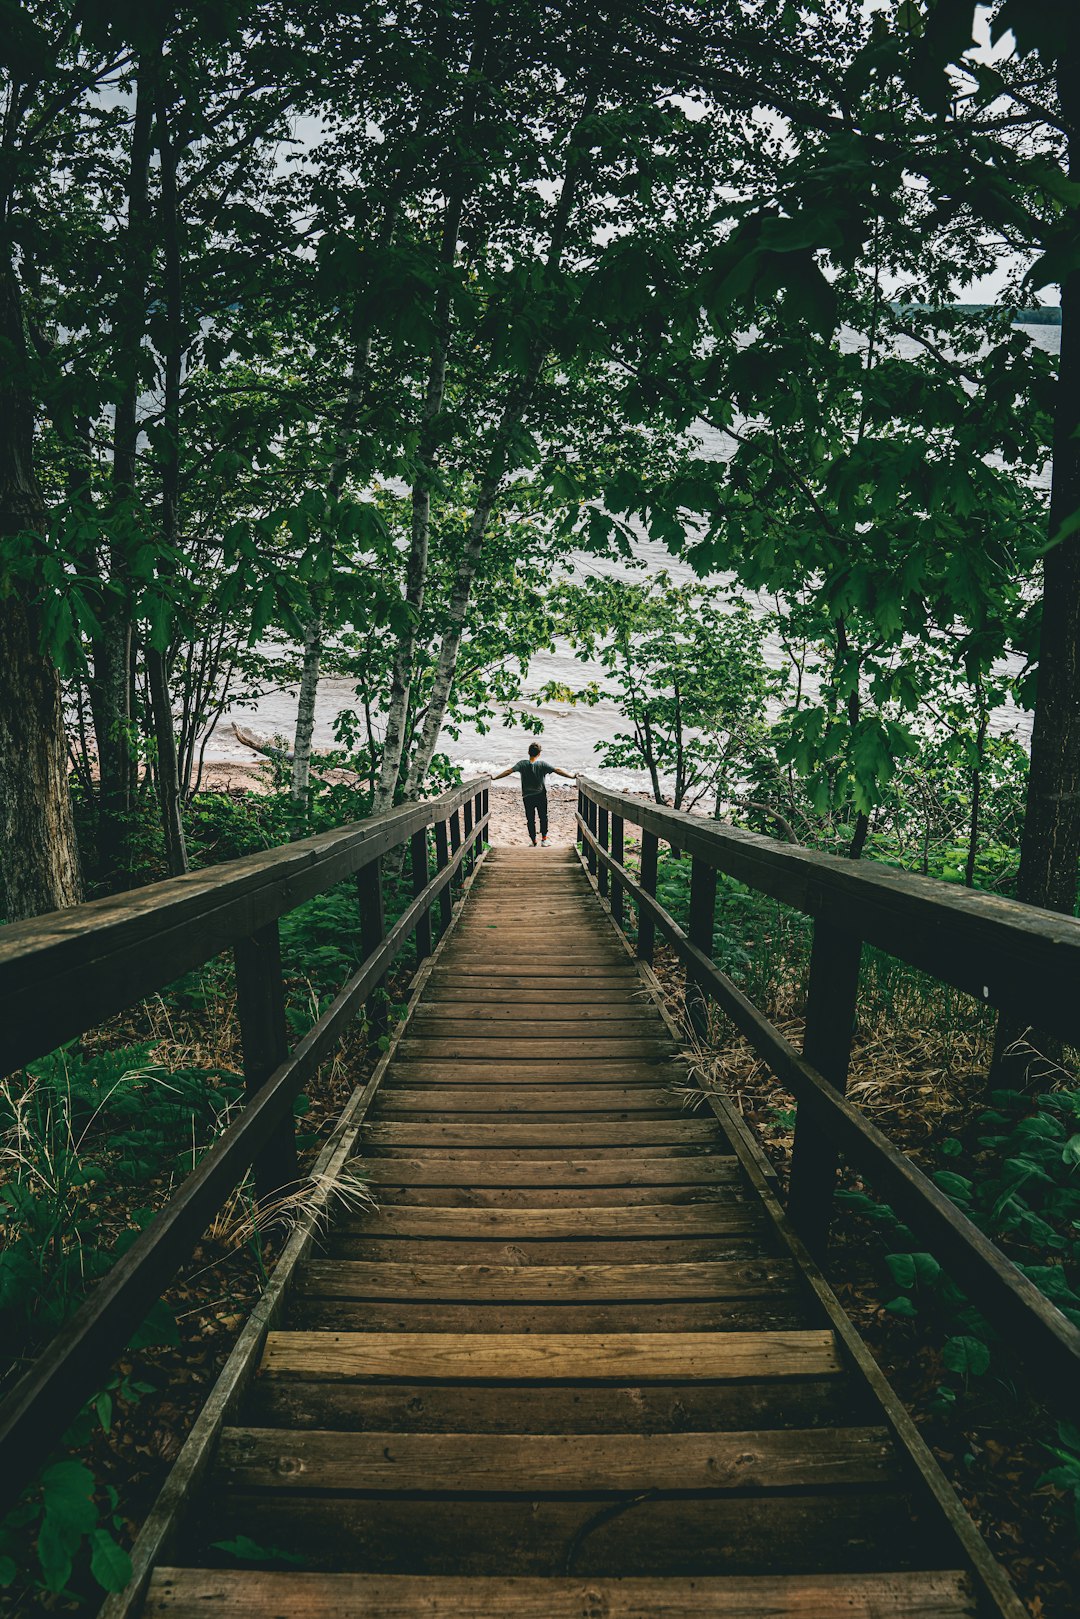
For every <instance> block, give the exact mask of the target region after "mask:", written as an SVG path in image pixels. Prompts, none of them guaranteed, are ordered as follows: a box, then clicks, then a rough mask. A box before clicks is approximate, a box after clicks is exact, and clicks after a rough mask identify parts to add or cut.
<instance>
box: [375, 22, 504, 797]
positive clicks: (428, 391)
mask: <svg viewBox="0 0 1080 1619" xmlns="http://www.w3.org/2000/svg"><path fill="white" fill-rule="evenodd" d="M487 48H488V41H487V37H486V35H485V36H484V37H483V38H481V39H478V40H477V41H476V43H475V44H474V47H473V50H472V53H471V60H470V63H469V80H470V84H469V91H468V93H467V95H466V97H465V102H464V105H463V107H462V116H461V125H462V134H461V136H460V139H459V150H460V152H461V153H462V154H463V156H467V155H468V153H469V149H470V144H469V143H470V140H471V136H472V131H473V128H474V125H475V122H476V98H477V94H478V90H479V84H480V80H481V76H482V70H483V64H484V60H485V58H486V54H487ZM463 166H464V165H462V167H463ZM464 205H465V177H464V174H463V173H462V172H460V169H459V172H458V173H457V174H456V175H455V176H454V183H453V186H452V189H451V192H450V195H449V197H448V198H447V204H446V213H445V215H444V218H443V230H442V241H441V243H440V247H439V271H440V280H439V286H438V289H437V291H436V295H435V308H434V319H433V328H434V340H433V343H432V352H431V364H430V366H429V369H428V379H427V386H426V388H425V390H424V403H423V408H422V412H421V418H420V444H419V448H418V451H417V471H416V476H415V478H414V480H413V487H412V525H411V530H410V535H409V561H408V564H407V567H406V573H405V606H406V609H407V613H406V621H405V626H404V628H403V629H402V630H401V631H400V633H399V634H398V638H397V644H396V646H395V648H394V663H393V668H392V670H391V674H390V694H389V698H388V701H387V710H386V730H385V734H384V736H383V751H382V760H381V762H380V766H379V783H378V786H377V787H376V789H375V804H374V808H375V813H376V814H378V813H379V812H380V811H382V810H387V809H390V808H391V806H392V805H393V802H394V797H395V795H396V793H397V786H398V781H399V779H400V776H401V761H402V756H403V754H404V752H405V747H406V742H407V739H408V733H409V712H410V708H411V706H412V683H413V672H414V667H415V663H416V637H417V633H418V631H419V626H420V614H421V613H422V611H423V607H424V593H425V591H426V589H427V576H428V553H429V549H430V541H431V488H432V484H433V483H434V478H435V452H436V438H437V426H438V419H439V416H440V415H441V413H442V408H443V401H444V400H445V397H446V368H447V357H448V353H449V347H450V294H451V285H450V278H451V274H452V272H453V268H454V264H455V262H456V260H457V253H458V241H459V238H460V235H461V217H462V213H463V210H464ZM406 795H408V787H407V786H406Z"/></svg>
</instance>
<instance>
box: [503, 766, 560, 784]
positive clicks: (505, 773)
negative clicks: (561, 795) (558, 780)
mask: <svg viewBox="0 0 1080 1619" xmlns="http://www.w3.org/2000/svg"><path fill="white" fill-rule="evenodd" d="M516 769H517V765H508V766H507V767H506V769H505V770H500V771H499V774H498V775H497V776H492V778H491V779H492V781H502V779H503V777H504V776H512V775H513V774H514V771H515V770H516ZM565 774H566V772H565V770H564V771H563V775H564V776H565Z"/></svg>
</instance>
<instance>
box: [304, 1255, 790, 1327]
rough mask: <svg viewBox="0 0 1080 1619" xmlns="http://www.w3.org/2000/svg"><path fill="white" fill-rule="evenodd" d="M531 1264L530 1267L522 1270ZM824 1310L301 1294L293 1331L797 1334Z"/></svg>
mask: <svg viewBox="0 0 1080 1619" xmlns="http://www.w3.org/2000/svg"><path fill="white" fill-rule="evenodd" d="M523 1268H526V1269H527V1268H528V1267H523ZM820 1319H821V1317H820V1313H819V1312H818V1311H817V1310H816V1309H814V1308H813V1307H812V1306H811V1305H809V1304H808V1303H807V1301H806V1300H805V1299H804V1298H803V1297H801V1295H796V1294H793V1293H783V1292H780V1291H779V1290H777V1291H776V1292H774V1293H772V1294H770V1295H769V1297H768V1298H763V1299H710V1300H708V1301H703V1300H694V1301H691V1302H689V1303H688V1302H686V1301H684V1300H674V1301H673V1300H670V1299H668V1300H666V1301H664V1302H663V1303H660V1304H656V1303H643V1302H642V1301H641V1300H640V1299H635V1300H634V1301H633V1302H632V1303H627V1302H623V1303H613V1302H604V1303H599V1304H591V1303H589V1302H588V1301H587V1300H577V1301H574V1300H570V1301H568V1302H565V1303H560V1304H504V1303H483V1304H481V1303H475V1302H473V1303H448V1302H447V1301H446V1300H440V1301H439V1302H438V1303H436V1304H432V1303H429V1302H426V1301H425V1300H422V1299H415V1300H402V1299H398V1300H396V1301H392V1302H387V1301H382V1302H375V1303H369V1302H366V1301H361V1300H356V1299H322V1298H301V1299H298V1300H297V1301H296V1302H295V1303H294V1305H293V1309H292V1313H291V1315H290V1319H289V1325H290V1327H291V1328H292V1329H293V1330H294V1331H303V1332H310V1331H315V1330H317V1331H319V1332H365V1333H368V1332H396V1333H408V1332H444V1333H479V1334H482V1335H491V1334H492V1333H500V1334H516V1333H582V1332H588V1333H623V1332H791V1331H797V1330H799V1329H801V1328H804V1327H813V1326H816V1325H818V1323H819V1322H820Z"/></svg>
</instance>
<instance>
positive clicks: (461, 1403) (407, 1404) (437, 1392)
mask: <svg viewBox="0 0 1080 1619" xmlns="http://www.w3.org/2000/svg"><path fill="white" fill-rule="evenodd" d="M246 1414H247V1420H248V1421H250V1422H257V1423H261V1424H264V1425H277V1426H280V1427H287V1428H303V1427H308V1428H338V1429H344V1430H373V1429H381V1428H395V1429H397V1430H399V1431H400V1432H402V1433H636V1434H640V1433H671V1432H675V1431H687V1432H692V1431H698V1432H703V1433H705V1432H714V1431H718V1430H723V1429H729V1428H745V1427H746V1426H747V1425H748V1424H753V1425H755V1426H757V1427H768V1428H802V1427H814V1426H816V1427H837V1426H843V1425H845V1424H847V1423H869V1422H874V1421H878V1420H880V1413H879V1409H878V1407H877V1406H875V1405H874V1404H873V1403H872V1401H871V1400H870V1398H869V1395H868V1393H867V1390H866V1388H865V1385H864V1384H863V1383H862V1382H861V1381H856V1380H855V1379H852V1378H850V1377H828V1378H812V1377H807V1378H798V1379H796V1380H794V1381H792V1380H791V1379H776V1380H773V1381H772V1382H755V1381H751V1382H737V1383H680V1382H671V1383H638V1384H632V1385H630V1386H627V1387H619V1386H617V1385H614V1384H580V1383H563V1384H559V1383H554V1384H552V1383H548V1384H531V1385H530V1384H520V1385H517V1384H513V1383H500V1384H498V1385H497V1386H496V1385H493V1384H491V1383H475V1384H474V1383H448V1384H433V1383H405V1382H401V1381H400V1380H399V1381H397V1382H395V1381H393V1380H389V1381H387V1382H383V1383H342V1382H341V1381H340V1380H330V1381H325V1382H324V1381H319V1380H317V1379H307V1378H260V1379H259V1380H258V1381H257V1382H256V1383H255V1384H254V1386H253V1388H252V1391H251V1394H250V1395H249V1398H248V1402H247V1406H246Z"/></svg>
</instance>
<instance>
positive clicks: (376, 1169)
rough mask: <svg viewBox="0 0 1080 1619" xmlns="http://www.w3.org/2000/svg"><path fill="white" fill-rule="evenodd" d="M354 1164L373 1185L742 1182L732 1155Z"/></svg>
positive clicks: (402, 1160)
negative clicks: (721, 1156)
mask: <svg viewBox="0 0 1080 1619" xmlns="http://www.w3.org/2000/svg"><path fill="white" fill-rule="evenodd" d="M352 1163H353V1166H354V1168H355V1169H356V1170H358V1172H359V1173H360V1174H361V1175H362V1177H363V1179H364V1180H367V1181H370V1182H371V1183H372V1184H373V1185H375V1186H380V1185H383V1184H385V1183H390V1184H392V1185H399V1186H467V1187H480V1186H491V1187H502V1186H519V1187H530V1186H553V1187H561V1186H590V1187H603V1186H625V1187H634V1186H675V1185H678V1186H698V1185H711V1184H713V1183H721V1184H725V1185H726V1184H728V1183H730V1182H733V1181H740V1180H741V1178H742V1170H741V1168H740V1166H739V1165H738V1163H737V1162H736V1161H735V1159H734V1158H714V1157H711V1156H710V1157H707V1158H678V1157H669V1158H661V1159H648V1158H647V1159H644V1160H642V1159H640V1158H636V1157H635V1158H625V1157H624V1158H555V1159H552V1158H551V1157H548V1158H540V1159H530V1158H522V1157H520V1156H518V1155H514V1156H510V1157H494V1156H493V1155H489V1156H488V1157H487V1158H467V1159H464V1160H462V1159H460V1158H459V1157H457V1156H455V1157H452V1158H451V1157H448V1156H442V1155H439V1156H436V1155H435V1154H434V1153H427V1154H425V1156H424V1157H422V1158H420V1157H417V1158H394V1159H390V1160H388V1159H385V1158H371V1159H366V1158H354V1159H353V1160H352Z"/></svg>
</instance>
